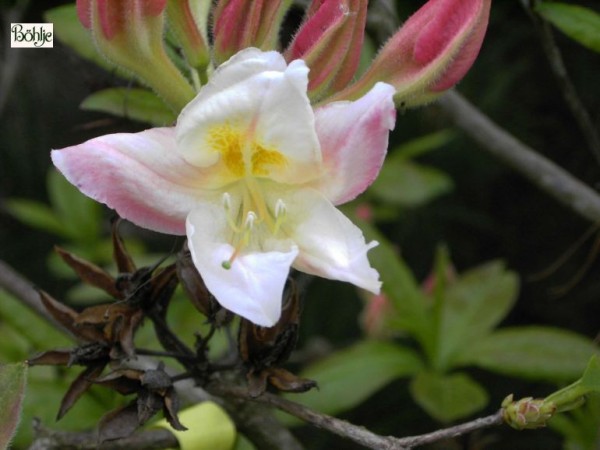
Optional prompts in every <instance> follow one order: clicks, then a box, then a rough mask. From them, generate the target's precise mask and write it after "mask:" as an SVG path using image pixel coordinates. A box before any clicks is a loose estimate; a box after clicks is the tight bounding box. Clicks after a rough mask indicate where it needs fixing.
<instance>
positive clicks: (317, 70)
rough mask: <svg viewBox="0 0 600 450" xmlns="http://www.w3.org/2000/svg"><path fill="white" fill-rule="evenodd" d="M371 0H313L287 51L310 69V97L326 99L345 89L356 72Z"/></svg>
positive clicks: (289, 55) (286, 55)
mask: <svg viewBox="0 0 600 450" xmlns="http://www.w3.org/2000/svg"><path fill="white" fill-rule="evenodd" d="M367 3H368V2H367V0H313V2H312V3H311V5H310V7H309V9H308V12H307V15H306V19H305V20H304V23H303V24H302V25H301V26H300V29H299V30H298V33H297V34H296V36H295V37H294V40H293V41H292V43H291V44H290V46H289V47H288V49H287V50H286V52H285V57H286V59H287V60H288V61H292V60H294V59H303V60H304V61H305V62H306V64H307V65H308V67H310V73H309V83H308V95H309V97H310V98H311V99H312V100H314V99H319V98H322V97H324V96H326V95H328V94H329V93H331V92H336V91H339V90H341V89H343V88H345V87H346V86H347V85H348V83H350V81H351V80H352V77H353V76H354V74H355V73H356V69H357V68H358V63H359V61H360V51H361V48H362V44H363V39H364V30H365V22H366V18H367Z"/></svg>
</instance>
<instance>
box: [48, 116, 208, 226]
mask: <svg viewBox="0 0 600 450" xmlns="http://www.w3.org/2000/svg"><path fill="white" fill-rule="evenodd" d="M174 149H175V133H174V129H173V128H154V129H150V130H146V131H142V132H141V133H135V134H126V133H119V134H110V135H106V136H101V137H98V138H95V139H91V140H89V141H87V142H84V143H83V144H80V145H74V146H72V147H67V148H64V149H62V150H53V151H52V161H53V162H54V165H55V166H56V167H57V168H58V169H59V170H60V171H61V172H62V173H63V175H64V176H65V177H66V178H67V180H69V181H70V182H71V183H72V184H74V185H75V186H77V187H78V188H79V190H81V192H83V193H84V194H85V195H87V196H89V197H91V198H93V199H95V200H97V201H99V202H102V203H106V204H107V205H108V206H109V207H111V208H114V209H115V210H116V211H117V212H118V213H119V215H120V216H121V217H124V218H126V219H128V220H131V221H132V222H134V223H136V224H137V225H140V226H142V227H144V228H149V229H151V230H155V231H160V232H163V233H169V234H184V233H185V218H186V216H187V214H188V213H189V211H190V210H191V209H193V207H194V206H195V205H196V203H197V201H198V198H199V197H200V196H201V194H202V191H201V189H199V188H201V187H202V184H201V183H202V180H203V178H205V177H203V175H204V174H203V172H202V171H201V170H199V169H198V168H195V167H193V166H190V165H189V164H187V163H186V162H185V161H184V160H183V159H182V158H181V157H180V156H179V155H178V154H177V153H176V152H175V151H174Z"/></svg>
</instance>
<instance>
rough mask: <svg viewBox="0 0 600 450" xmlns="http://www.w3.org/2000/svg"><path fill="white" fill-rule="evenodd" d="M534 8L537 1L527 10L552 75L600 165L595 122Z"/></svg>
mask: <svg viewBox="0 0 600 450" xmlns="http://www.w3.org/2000/svg"><path fill="white" fill-rule="evenodd" d="M533 6H535V1H534V2H530V4H529V5H526V6H525V8H526V10H527V12H528V14H529V16H530V17H531V20H532V21H533V24H534V27H535V30H536V32H537V34H538V36H539V39H540V41H541V44H542V49H543V50H544V53H545V55H546V58H547V59H548V62H549V64H550V68H551V70H552V73H553V74H554V77H555V78H556V80H557V82H558V86H559V88H560V92H561V93H562V96H563V98H564V100H565V102H566V104H567V106H568V107H569V109H570V110H571V114H572V115H573V117H574V118H575V121H576V122H577V125H578V126H579V128H580V130H581V132H582V134H583V136H584V138H585V140H586V141H587V144H588V147H589V148H590V150H591V151H592V154H593V155H594V158H596V161H597V162H598V164H600V135H598V131H597V129H596V127H595V126H594V122H593V121H592V119H591V117H590V115H589V113H588V112H587V110H586V109H585V106H583V103H582V102H581V98H580V97H579V95H578V94H577V90H576V89H575V86H574V85H573V82H572V81H571V78H570V77H569V72H568V71H567V67H566V66H565V63H564V60H563V57H562V54H561V52H560V49H559V48H558V46H557V45H556V40H555V39H554V34H553V33H552V28H551V27H550V24H549V23H548V21H547V20H545V19H544V18H543V17H541V16H540V15H539V14H536V13H535V11H533V10H532V7H533Z"/></svg>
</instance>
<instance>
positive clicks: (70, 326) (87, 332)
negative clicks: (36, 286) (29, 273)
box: [40, 291, 103, 342]
mask: <svg viewBox="0 0 600 450" xmlns="http://www.w3.org/2000/svg"><path fill="white" fill-rule="evenodd" d="M40 297H41V300H42V303H43V304H44V306H45V307H46V310H47V311H48V313H49V314H50V315H51V316H52V317H53V318H54V319H55V320H56V321H57V322H58V323H60V324H61V325H62V326H63V327H65V328H66V329H67V330H68V331H70V332H71V333H72V334H73V335H74V336H76V337H78V338H81V339H83V340H85V341H88V342H96V341H102V340H103V336H102V332H100V331H99V330H96V329H94V328H88V327H79V326H77V324H76V323H75V322H76V320H77V316H78V314H77V312H76V311H74V310H73V309H71V308H69V307H68V306H67V305H64V304H63V303H60V302H59V301H58V300H55V299H54V298H52V297H51V296H50V295H49V294H47V293H45V292H44V291H40Z"/></svg>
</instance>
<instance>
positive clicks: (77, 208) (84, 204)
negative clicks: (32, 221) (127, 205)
mask: <svg viewBox="0 0 600 450" xmlns="http://www.w3.org/2000/svg"><path fill="white" fill-rule="evenodd" d="M47 185H48V195H49V196H50V202H51V203H52V206H53V207H54V209H55V210H56V212H57V214H58V216H59V217H60V221H61V225H62V227H63V228H64V230H65V232H67V233H68V235H69V236H70V238H71V239H74V240H77V241H79V242H90V243H93V242H94V241H95V240H96V238H97V237H98V235H99V233H100V228H99V227H100V218H101V214H102V207H101V206H100V204H99V203H97V202H95V201H94V200H92V199H90V198H88V197H86V196H85V195H83V194H82V193H81V192H79V190H78V189H77V188H76V187H75V186H73V185H72V184H71V183H69V182H68V181H67V180H66V178H65V177H63V176H62V174H60V173H59V172H58V171H56V170H50V171H49V172H48V182H47Z"/></svg>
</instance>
